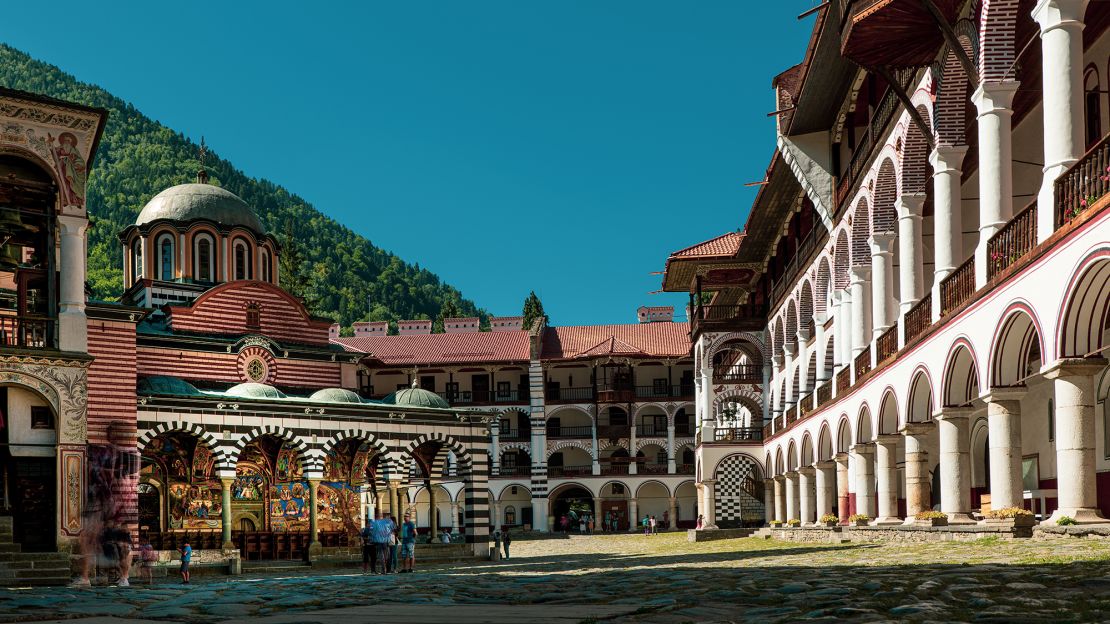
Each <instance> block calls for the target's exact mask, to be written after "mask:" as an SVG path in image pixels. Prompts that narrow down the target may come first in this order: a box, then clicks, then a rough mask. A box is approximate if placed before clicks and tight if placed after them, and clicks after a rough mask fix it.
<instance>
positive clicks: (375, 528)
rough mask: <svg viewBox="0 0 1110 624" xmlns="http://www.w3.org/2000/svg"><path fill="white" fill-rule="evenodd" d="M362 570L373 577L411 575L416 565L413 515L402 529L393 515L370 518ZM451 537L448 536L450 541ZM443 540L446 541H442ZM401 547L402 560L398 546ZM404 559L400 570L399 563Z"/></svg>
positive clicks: (363, 541) (402, 524) (365, 537)
mask: <svg viewBox="0 0 1110 624" xmlns="http://www.w3.org/2000/svg"><path fill="white" fill-rule="evenodd" d="M361 537H362V571H363V573H366V572H367V569H368V568H369V571H370V573H371V574H396V573H398V572H400V573H406V572H408V573H411V572H412V571H413V567H414V565H415V563H416V524H415V523H414V522H413V521H412V517H411V516H409V514H405V520H404V522H402V523H401V525H400V526H398V525H397V521H396V519H395V518H394V517H393V516H392V515H389V516H382V517H381V518H378V519H377V520H372V519H370V518H369V517H367V518H366V526H365V527H364V528H363V529H362V532H361ZM449 538H450V536H449V535H448V539H449ZM441 539H442V538H441ZM398 545H400V547H401V548H400V557H398V552H397V546H398ZM398 558H399V559H400V563H401V565H400V569H398V566H397V563H398Z"/></svg>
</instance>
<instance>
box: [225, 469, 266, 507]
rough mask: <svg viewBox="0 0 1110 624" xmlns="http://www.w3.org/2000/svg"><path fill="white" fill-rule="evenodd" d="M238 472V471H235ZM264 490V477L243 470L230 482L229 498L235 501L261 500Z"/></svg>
mask: <svg viewBox="0 0 1110 624" xmlns="http://www.w3.org/2000/svg"><path fill="white" fill-rule="evenodd" d="M237 472H238V471H237ZM265 491H266V477H263V476H262V475H260V474H255V473H250V472H248V471H244V472H243V473H241V474H239V476H236V477H235V482H234V483H232V484H231V499H232V500H236V501H261V500H262V498H263V492H265Z"/></svg>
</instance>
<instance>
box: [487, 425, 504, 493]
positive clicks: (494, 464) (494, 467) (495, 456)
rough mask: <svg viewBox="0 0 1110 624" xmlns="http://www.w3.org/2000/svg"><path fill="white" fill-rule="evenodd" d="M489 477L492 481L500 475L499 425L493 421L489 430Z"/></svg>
mask: <svg viewBox="0 0 1110 624" xmlns="http://www.w3.org/2000/svg"><path fill="white" fill-rule="evenodd" d="M489 438H490V443H489V476H490V478H491V479H492V478H493V477H496V476H498V475H500V474H501V425H500V423H499V422H498V421H496V420H495V421H493V424H492V425H490V428H489Z"/></svg>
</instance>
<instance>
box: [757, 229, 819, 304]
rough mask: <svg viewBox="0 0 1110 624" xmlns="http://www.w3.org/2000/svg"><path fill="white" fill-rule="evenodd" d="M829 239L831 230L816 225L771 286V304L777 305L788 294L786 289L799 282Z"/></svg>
mask: <svg viewBox="0 0 1110 624" xmlns="http://www.w3.org/2000/svg"><path fill="white" fill-rule="evenodd" d="M828 239H829V231H828V230H827V229H825V228H823V227H820V225H818V226H815V227H814V228H813V229H812V230H811V231H810V232H809V234H807V235H806V237H805V239H804V240H803V241H802V243H801V244H800V245H798V249H797V251H795V252H794V255H793V256H791V258H790V260H788V261H787V264H786V268H785V269H783V272H782V276H781V277H780V278H779V279H777V280H775V283H774V284H772V286H771V305H772V306H777V305H778V304H779V302H781V301H782V300H783V299H784V298H785V296H786V294H787V293H786V289H787V288H789V287H791V286H793V285H794V284H795V283H797V279H798V275H799V274H800V273H801V272H802V271H803V270H805V269H806V268H807V267H809V265H810V264H812V260H813V257H814V256H815V255H817V252H818V251H820V250H821V249H822V248H823V246H824V244H825V241H827V240H828Z"/></svg>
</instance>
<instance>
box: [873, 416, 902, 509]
mask: <svg viewBox="0 0 1110 624" xmlns="http://www.w3.org/2000/svg"><path fill="white" fill-rule="evenodd" d="M899 439H901V436H898V435H896V434H884V435H880V436H879V437H878V439H877V440H876V441H875V476H876V477H877V479H876V480H877V482H878V487H877V489H878V497H877V498H878V511H879V515H878V516H877V517H876V518H875V521H874V522H873V523H872V524H901V523H902V519H901V518H899V517H898V466H897V465H898V440H899Z"/></svg>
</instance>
